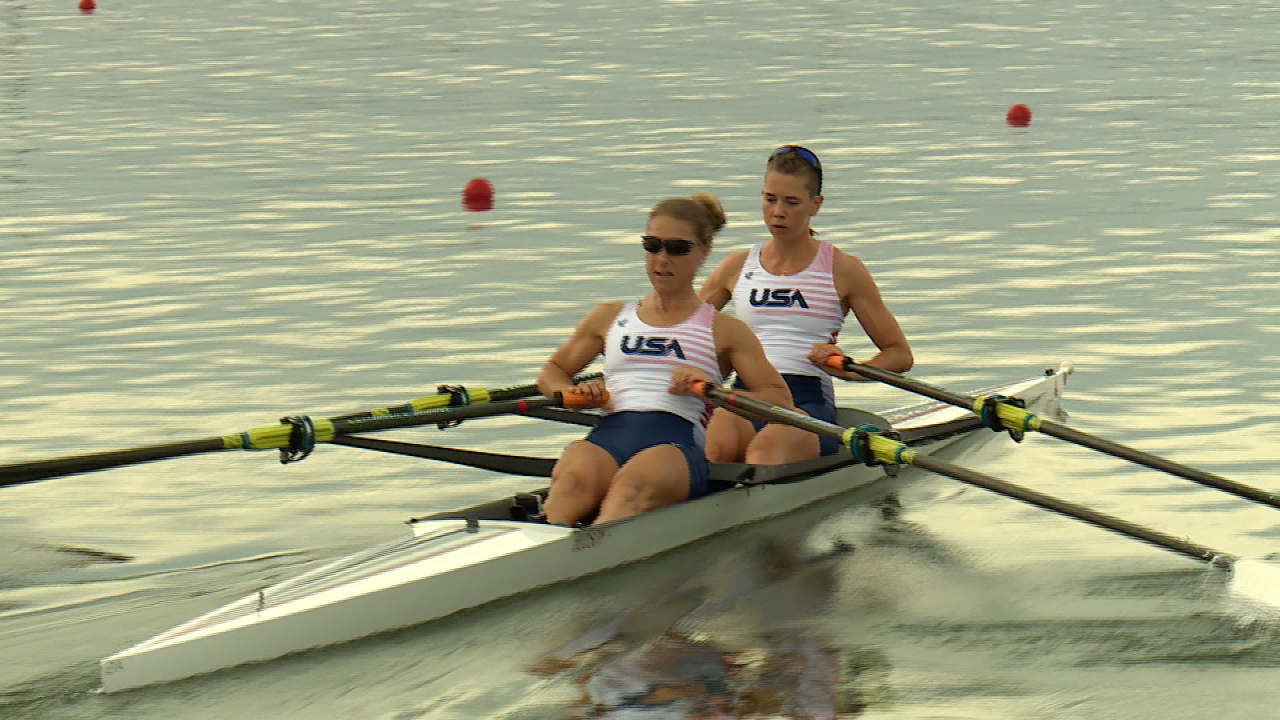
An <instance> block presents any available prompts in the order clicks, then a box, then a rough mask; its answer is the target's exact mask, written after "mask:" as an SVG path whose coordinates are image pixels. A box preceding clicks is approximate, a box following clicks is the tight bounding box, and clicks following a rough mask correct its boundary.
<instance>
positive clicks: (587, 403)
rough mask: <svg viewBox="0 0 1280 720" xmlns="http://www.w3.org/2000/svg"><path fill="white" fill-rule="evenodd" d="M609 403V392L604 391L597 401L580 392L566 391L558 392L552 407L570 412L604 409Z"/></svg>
mask: <svg viewBox="0 0 1280 720" xmlns="http://www.w3.org/2000/svg"><path fill="white" fill-rule="evenodd" d="M608 402H609V391H608V390H605V391H603V392H602V393H601V394H600V397H599V398H597V399H592V398H590V397H588V396H587V395H586V393H584V392H582V391H581V390H568V391H564V392H558V393H556V394H555V397H554V398H553V399H552V403H551V404H552V405H559V406H560V407H562V408H570V409H572V410H581V409H583V408H598V407H604V406H605V405H606V404H608Z"/></svg>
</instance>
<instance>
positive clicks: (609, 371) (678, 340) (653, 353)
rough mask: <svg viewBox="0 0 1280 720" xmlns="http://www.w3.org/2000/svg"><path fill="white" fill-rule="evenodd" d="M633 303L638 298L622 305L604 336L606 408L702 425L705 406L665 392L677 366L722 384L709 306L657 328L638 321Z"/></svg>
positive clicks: (698, 400)
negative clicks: (665, 414) (659, 414)
mask: <svg viewBox="0 0 1280 720" xmlns="http://www.w3.org/2000/svg"><path fill="white" fill-rule="evenodd" d="M638 305H639V301H638V300H632V301H631V302H629V303H627V304H626V305H625V306H623V308H622V309H621V310H619V311H618V314H617V316H616V317H615V318H614V319H613V324H612V325H610V326H609V332H608V333H607V334H606V336H605V345H604V377H605V387H606V388H608V390H609V408H610V410H611V411H612V412H622V411H623V410H641V411H649V410H662V411H666V412H669V413H674V414H676V415H679V416H680V417H682V418H684V419H686V420H688V421H689V422H691V423H693V424H694V426H695V427H699V428H701V427H704V426H705V425H706V424H707V419H708V418H709V417H710V415H711V406H710V405H708V404H707V403H706V402H705V401H704V400H702V399H701V398H697V397H693V396H691V395H673V394H671V393H669V392H667V388H668V387H670V385H671V373H672V372H673V371H675V369H676V368H680V367H694V368H698V369H700V370H702V371H703V372H705V373H706V374H707V376H708V377H710V378H711V380H712V382H717V383H718V382H720V381H721V380H722V378H721V377H720V363H719V361H718V360H717V358H716V344H715V338H714V337H713V336H712V333H711V323H712V320H713V319H714V318H715V313H716V310H715V308H714V307H712V306H711V305H710V304H709V303H703V304H702V305H701V306H699V307H698V309H697V310H695V311H694V312H693V314H692V315H690V316H689V317H688V318H686V319H685V320H683V321H681V322H679V323H677V324H675V325H672V326H670V327H658V326H655V325H649V324H648V323H646V322H644V321H643V320H641V319H640V316H639V315H638V314H637V313H636V308H637V306H638Z"/></svg>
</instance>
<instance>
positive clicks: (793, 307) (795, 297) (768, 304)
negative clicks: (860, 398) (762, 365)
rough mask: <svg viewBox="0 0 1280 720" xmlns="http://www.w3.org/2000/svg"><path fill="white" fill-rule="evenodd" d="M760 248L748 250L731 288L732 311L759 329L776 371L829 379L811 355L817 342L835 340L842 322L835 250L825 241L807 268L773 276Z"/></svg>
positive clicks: (754, 329) (758, 335)
mask: <svg viewBox="0 0 1280 720" xmlns="http://www.w3.org/2000/svg"><path fill="white" fill-rule="evenodd" d="M762 246H763V244H760V245H756V246H755V247H753V248H751V250H750V252H748V253H747V259H746V261H745V262H744V263H743V265H742V274H740V275H739V276H738V282H737V284H736V285H734V288H733V312H734V314H735V315H737V316H738V317H739V318H740V319H741V320H742V321H743V322H745V323H746V324H747V325H749V326H750V327H751V329H752V330H753V331H755V334H756V336H757V337H759V338H760V344H761V345H763V346H764V352H765V355H766V356H768V358H769V362H771V363H773V366H774V367H775V368H777V370H778V372H780V373H782V374H784V375H815V376H818V377H825V376H826V373H825V372H824V371H822V370H821V369H820V368H818V367H816V366H815V365H814V364H813V363H811V362H809V359H808V356H809V349H810V348H811V347H813V345H814V343H828V342H829V343H834V342H835V341H836V337H837V336H838V335H839V334H840V328H841V326H843V325H844V308H843V306H842V305H841V303H840V295H839V293H837V292H836V285H835V280H834V279H833V277H832V261H833V255H834V248H833V247H832V246H831V243H828V242H823V243H821V244H820V245H819V246H818V252H817V254H816V255H814V257H813V262H811V263H809V266H808V267H806V268H805V269H804V270H801V271H800V272H798V273H795V274H794V275H774V274H773V273H771V272H769V271H768V270H765V269H764V266H763V265H761V264H760V248H761V247H762Z"/></svg>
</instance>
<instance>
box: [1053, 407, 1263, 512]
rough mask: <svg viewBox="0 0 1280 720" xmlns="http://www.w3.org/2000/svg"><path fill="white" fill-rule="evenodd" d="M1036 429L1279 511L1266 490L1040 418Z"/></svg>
mask: <svg viewBox="0 0 1280 720" xmlns="http://www.w3.org/2000/svg"><path fill="white" fill-rule="evenodd" d="M1039 430H1040V432H1042V433H1044V434H1045V435H1051V436H1053V437H1056V438H1058V439H1060V440H1066V441H1067V442H1069V443H1074V444H1076V445H1080V446H1083V447H1087V448H1091V449H1093V450H1097V451H1099V452H1104V453H1107V454H1108V455H1113V456H1115V457H1118V458H1123V459H1125V460H1129V461H1131V462H1135V463H1137V464H1139V465H1143V466H1145V467H1149V468H1151V469H1152V470H1159V471H1161V472H1167V473H1169V474H1170V475H1177V476H1178V477H1181V478H1184V479H1187V480H1190V481H1192V482H1196V483H1200V484H1201V485H1205V486H1207V487H1211V488H1215V489H1217V490H1222V491H1223V492H1229V493H1231V494H1233V495H1238V496H1240V497H1242V498H1245V499H1246V500H1252V501H1253V502H1257V503H1262V504H1264V505H1270V506H1271V507H1274V508H1280V496H1277V495H1276V494H1275V493H1270V492H1267V491H1266V490H1262V489H1260V488H1256V487H1253V486H1250V485H1244V484H1242V483H1238V482H1236V481H1234V480H1229V479H1227V478H1224V477H1222V476H1221V475H1214V474H1213V473H1207V472H1204V471H1202V470H1197V469H1195V468H1193V467H1187V466H1186V465H1182V464H1179V463H1176V462H1173V461H1172V460H1166V459H1165V458H1162V457H1159V456H1156V455H1152V454H1151V453H1147V452H1143V451H1141V450H1136V449H1134V448H1131V447H1129V446H1127V445H1121V444H1120V443H1117V442H1112V441H1110V440H1106V439H1103V438H1100V437H1095V436H1093V435H1089V434H1087V433H1082V432H1080V431H1078V430H1074V429H1072V428H1070V427H1067V426H1066V425H1061V424H1059V423H1056V422H1054V421H1052V420H1046V419H1045V418H1040V427H1039Z"/></svg>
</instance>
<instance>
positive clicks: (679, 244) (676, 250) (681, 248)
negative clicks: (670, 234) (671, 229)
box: [640, 235, 693, 257]
mask: <svg viewBox="0 0 1280 720" xmlns="http://www.w3.org/2000/svg"><path fill="white" fill-rule="evenodd" d="M640 242H641V244H643V245H644V251H645V252H651V253H657V252H661V251H663V250H666V251H667V254H668V255H670V256H672V257H677V256H679V255H688V254H689V251H690V250H692V249H693V243H692V242H690V241H689V240H663V239H662V238H659V237H654V236H652V235H641V236H640Z"/></svg>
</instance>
